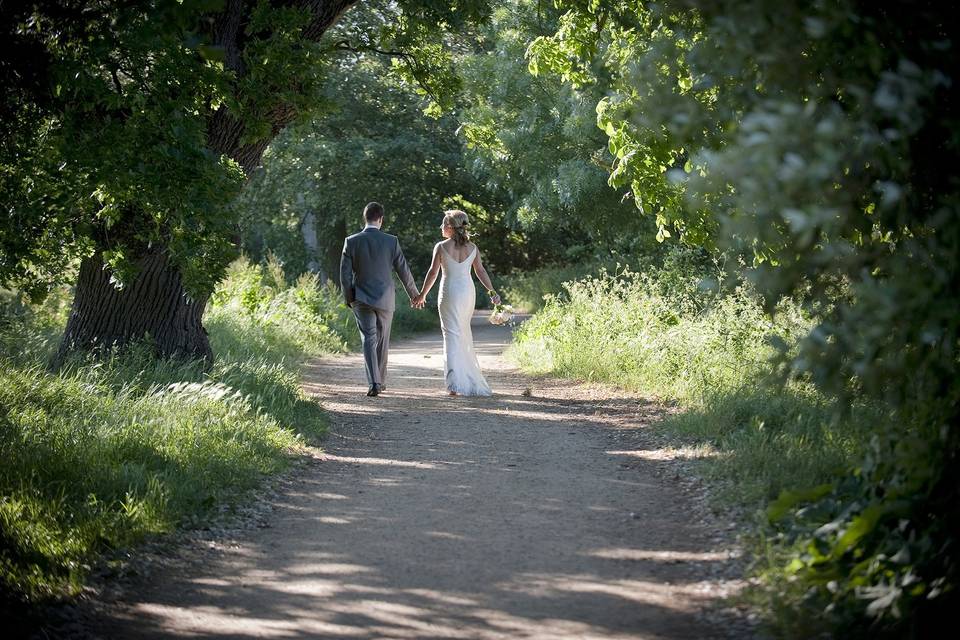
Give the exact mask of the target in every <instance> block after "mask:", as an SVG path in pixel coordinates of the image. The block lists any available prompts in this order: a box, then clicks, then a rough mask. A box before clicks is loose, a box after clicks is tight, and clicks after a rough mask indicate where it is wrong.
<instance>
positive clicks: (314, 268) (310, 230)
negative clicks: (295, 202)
mask: <svg viewBox="0 0 960 640" xmlns="http://www.w3.org/2000/svg"><path fill="white" fill-rule="evenodd" d="M300 234H301V235H302V236H303V247H304V249H305V250H306V253H307V270H308V271H310V272H311V273H315V274H317V275H318V276H319V277H320V282H326V281H327V270H326V269H325V268H324V266H325V265H323V264H321V263H320V244H319V242H318V241H317V214H316V213H315V212H314V211H313V210H312V209H308V210H307V212H306V213H304V214H303V220H302V221H301V222H300Z"/></svg>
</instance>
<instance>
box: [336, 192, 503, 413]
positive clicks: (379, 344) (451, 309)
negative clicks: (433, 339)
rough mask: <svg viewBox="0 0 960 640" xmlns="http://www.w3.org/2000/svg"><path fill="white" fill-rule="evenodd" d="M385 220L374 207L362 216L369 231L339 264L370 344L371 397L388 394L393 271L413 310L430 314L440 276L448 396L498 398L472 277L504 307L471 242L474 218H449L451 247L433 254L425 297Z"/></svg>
mask: <svg viewBox="0 0 960 640" xmlns="http://www.w3.org/2000/svg"><path fill="white" fill-rule="evenodd" d="M383 217H384V211H383V206H382V205H380V204H379V203H377V202H371V203H369V204H368V205H367V206H366V207H365V208H364V210H363V219H364V223H365V226H364V229H363V231H361V232H359V233H355V234H353V235H352V236H349V237H348V238H347V239H346V240H345V241H344V243H343V255H342V256H341V257H340V286H341V290H342V291H343V297H344V301H345V302H346V304H347V306H349V307H350V308H351V309H353V315H354V316H355V317H356V319H357V328H358V329H359V330H360V340H361V343H362V345H363V360H364V365H365V367H366V372H367V382H368V384H369V387H370V388H369V390H368V391H367V395H368V396H377V395H379V394H380V392H381V391H384V390H385V387H384V380H385V379H386V372H387V355H388V353H389V351H390V325H391V323H392V321H393V312H394V305H395V295H396V293H395V289H394V285H393V273H394V272H396V274H397V275H398V276H399V277H400V282H401V283H403V287H404V289H406V290H407V295H409V296H410V305H411V306H412V307H414V308H416V309H422V308H423V306H424V302H425V300H426V297H427V294H428V293H429V292H430V289H432V288H433V285H434V284H435V283H436V281H437V276H438V275H440V297H439V301H438V309H439V313H440V328H441V331H442V333H443V361H444V372H445V373H444V379H445V383H446V387H447V392H448V393H449V394H450V395H454V396H455V395H465V396H489V395H491V393H492V391H491V390H490V385H488V384H487V381H486V379H485V378H484V377H483V374H482V373H481V372H480V363H479V362H478V361H477V354H476V352H475V350H474V347H473V331H472V330H471V328H470V320H471V318H472V317H473V310H474V307H475V306H476V295H477V294H476V289H475V287H474V284H473V277H472V275H471V272H473V273H476V275H477V278H478V279H479V280H480V283H481V284H482V285H483V286H484V287H485V288H486V289H487V293H488V294H489V295H490V300H491V302H493V303H494V304H495V305H499V304H500V296H498V295H497V293H496V291H494V290H493V283H492V282H491V281H490V276H489V275H488V274H487V271H486V269H484V268H483V262H482V261H481V259H480V249H479V248H478V247H477V245H476V244H474V243H473V242H471V241H470V233H469V232H468V231H467V225H468V224H469V220H468V218H467V214H466V213H464V212H463V211H459V210H452V211H446V212H444V216H443V223H442V225H441V227H440V231H441V234H442V235H443V237H444V240H442V241H440V242H438V243H437V244H436V245H435V246H434V247H433V260H432V262H431V264H430V269H429V271H427V275H426V276H425V277H424V280H423V289H422V290H421V291H418V290H417V285H416V283H415V282H414V280H413V275H412V274H411V273H410V268H409V267H408V266H407V261H406V259H405V258H404V257H403V251H402V250H401V249H400V242H399V240H398V239H397V237H396V236H392V235H390V234H387V233H384V232H383V231H382V230H381V227H382V226H383Z"/></svg>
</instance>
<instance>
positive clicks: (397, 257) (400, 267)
mask: <svg viewBox="0 0 960 640" xmlns="http://www.w3.org/2000/svg"><path fill="white" fill-rule="evenodd" d="M393 270H394V271H396V272H397V275H398V276H400V283H401V284H403V288H404V289H406V290H407V295H408V296H410V300H411V301H412V300H413V299H414V298H416V297H417V296H419V295H420V290H419V289H417V283H416V282H414V281H413V274H412V273H410V267H408V266H407V259H406V258H404V257H403V249H401V248H400V241H399V240H397V248H396V249H395V250H394V252H393Z"/></svg>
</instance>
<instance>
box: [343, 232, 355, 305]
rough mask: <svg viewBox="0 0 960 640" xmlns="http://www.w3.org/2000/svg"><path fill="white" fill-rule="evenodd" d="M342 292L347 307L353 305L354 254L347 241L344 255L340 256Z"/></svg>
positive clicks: (344, 245) (344, 246)
mask: <svg viewBox="0 0 960 640" xmlns="http://www.w3.org/2000/svg"><path fill="white" fill-rule="evenodd" d="M340 291H341V292H342V293H343V301H344V302H345V303H346V305H347V306H348V307H349V306H351V305H353V301H354V297H353V295H354V291H353V254H352V252H351V249H350V243H348V242H347V241H346V240H344V241H343V253H342V254H340Z"/></svg>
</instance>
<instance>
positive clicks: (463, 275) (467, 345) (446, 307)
mask: <svg viewBox="0 0 960 640" xmlns="http://www.w3.org/2000/svg"><path fill="white" fill-rule="evenodd" d="M439 251H440V267H441V269H442V272H443V275H442V276H440V299H439V308H440V327H441V330H442V331H443V363H444V372H445V379H446V384H447V390H448V391H455V392H456V393H458V394H459V395H462V396H489V395H492V391H491V390H490V385H488V384H487V381H486V379H485V378H484V377H483V374H482V373H480V363H479V362H478V361H477V354H476V352H475V351H474V349H473V331H472V330H471V328H470V319H471V318H472V317H473V309H474V307H475V306H476V302H477V290H476V289H475V288H474V286H473V277H472V275H471V273H470V267H471V266H472V265H473V258H474V256H475V255H476V253H477V247H476V246H474V247H473V251H471V252H470V255H469V256H467V258H466V260H464V261H463V262H457V261H456V260H455V259H454V258H453V257H451V256H450V255H449V254H448V253H447V252H446V251H445V250H444V249H442V248H440V249H439Z"/></svg>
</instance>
